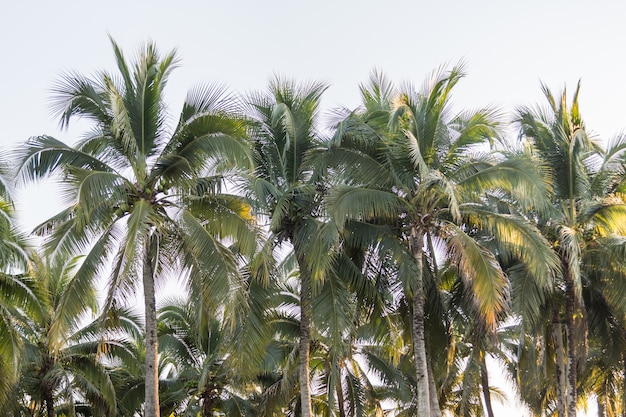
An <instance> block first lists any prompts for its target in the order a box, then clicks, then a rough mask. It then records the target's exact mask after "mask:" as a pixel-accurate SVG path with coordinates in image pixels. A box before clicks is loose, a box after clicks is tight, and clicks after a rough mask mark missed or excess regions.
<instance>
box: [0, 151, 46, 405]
mask: <svg viewBox="0 0 626 417" xmlns="http://www.w3.org/2000/svg"><path fill="white" fill-rule="evenodd" d="M5 157H6V155H4V154H3V155H2V156H1V157H0V402H2V403H7V402H8V401H9V400H10V395H11V390H12V388H13V387H12V385H13V384H14V383H15V382H17V380H18V378H19V375H20V363H21V362H20V356H21V354H22V353H23V338H22V333H21V329H20V327H19V326H18V325H17V323H20V322H22V319H23V318H24V317H26V316H31V317H39V315H40V314H41V306H40V305H39V303H38V301H37V299H38V294H37V292H36V285H35V283H34V281H33V279H32V277H31V276H30V275H29V274H28V246H29V245H28V241H27V238H26V236H25V235H24V234H22V233H21V232H20V231H19V230H18V229H17V228H16V226H15V218H14V216H15V210H14V207H13V199H12V195H11V194H12V193H11V191H12V190H11V186H10V184H11V182H12V181H11V180H10V179H9V173H10V166H9V164H8V162H7V161H6V159H5Z"/></svg>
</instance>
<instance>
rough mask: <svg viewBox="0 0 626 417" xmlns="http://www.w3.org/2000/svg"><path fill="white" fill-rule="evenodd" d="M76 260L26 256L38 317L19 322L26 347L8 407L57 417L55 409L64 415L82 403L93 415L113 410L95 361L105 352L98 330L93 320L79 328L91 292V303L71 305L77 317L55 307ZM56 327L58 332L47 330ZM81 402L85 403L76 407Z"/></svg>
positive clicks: (93, 302) (93, 305) (102, 372)
mask: <svg viewBox="0 0 626 417" xmlns="http://www.w3.org/2000/svg"><path fill="white" fill-rule="evenodd" d="M78 263H79V258H76V257H75V258H73V259H69V260H68V259H65V258H63V257H60V258H58V259H55V260H54V261H51V260H49V259H44V258H42V257H41V256H39V255H38V254H36V253H33V254H32V256H31V265H32V268H31V274H32V275H33V278H34V279H35V281H36V285H37V286H38V287H39V288H38V290H37V294H38V301H39V303H40V305H41V306H42V310H43V311H42V314H40V315H38V316H36V317H31V318H28V319H27V321H26V322H25V323H24V325H23V328H22V331H23V332H24V338H25V347H24V351H25V353H24V357H23V360H22V361H23V364H22V373H21V379H20V381H19V384H18V386H17V387H16V395H15V397H14V398H13V401H12V403H15V402H19V404H16V407H17V408H19V407H20V406H21V407H25V408H28V409H31V410H34V412H35V415H43V410H44V409H45V410H46V415H47V416H48V417H54V416H56V415H57V414H56V412H57V410H59V409H65V412H66V413H67V414H69V415H75V413H76V410H77V409H79V408H80V407H81V406H83V405H86V406H87V407H89V408H90V409H91V413H92V414H93V415H105V414H107V415H111V414H114V410H115V391H114V389H113V385H112V383H111V380H110V379H109V377H108V373H107V370H106V368H105V367H104V365H103V364H102V363H101V362H100V360H99V355H100V353H101V352H103V351H106V350H107V346H108V343H107V342H105V341H103V338H102V336H101V335H100V334H99V332H98V331H97V328H98V327H99V325H98V322H96V323H91V324H89V325H87V326H81V325H80V323H81V321H84V320H85V317H84V316H83V315H82V314H80V313H83V312H89V311H91V312H92V313H93V312H95V310H96V308H97V305H96V296H95V290H94V288H93V287H92V288H88V289H87V290H88V292H89V294H86V295H85V297H86V298H87V297H89V298H90V299H91V302H90V303H89V304H88V305H83V306H71V307H70V308H71V309H72V310H73V311H75V312H77V313H78V314H74V315H68V314H64V312H63V311H61V310H60V309H61V308H63V307H66V306H67V304H62V303H61V299H62V298H63V295H64V292H65V291H66V290H67V289H68V288H69V287H70V286H71V283H72V280H73V279H75V278H76V277H75V275H74V272H75V271H76V267H77V265H78ZM52 327H58V328H59V330H60V332H51V331H50V330H51V328H52ZM80 399H82V401H84V402H85V403H86V404H82V403H80Z"/></svg>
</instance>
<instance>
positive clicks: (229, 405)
mask: <svg viewBox="0 0 626 417" xmlns="http://www.w3.org/2000/svg"><path fill="white" fill-rule="evenodd" d="M232 341H233V340H232V338H231V337H230V332H229V331H228V328H227V326H224V323H223V322H222V321H220V320H218V319H217V317H215V316H212V315H211V314H210V313H209V312H208V311H207V309H206V308H203V306H202V305H197V303H194V302H193V300H185V299H168V300H167V302H166V304H165V305H163V306H162V307H160V308H159V345H160V346H161V350H162V354H163V356H164V357H165V358H170V361H169V363H171V365H172V367H173V373H174V374H175V377H176V378H177V380H178V384H179V386H180V393H181V401H180V406H179V408H183V409H184V413H185V415H194V416H196V415H201V416H203V417H211V416H213V415H215V413H226V415H229V416H251V415H256V414H255V413H254V410H255V407H254V406H253V403H252V402H251V401H250V397H251V395H250V394H251V393H249V392H247V391H250V389H251V388H253V387H254V384H253V380H247V379H245V376H244V375H243V374H241V373H240V372H239V371H238V370H237V369H236V368H235V367H234V366H233V364H234V363H236V362H234V361H233V357H234V356H236V355H237V354H238V353H239V351H238V350H233V349H232V346H233V345H232Z"/></svg>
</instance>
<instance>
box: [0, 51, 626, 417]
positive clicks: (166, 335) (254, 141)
mask: <svg viewBox="0 0 626 417" xmlns="http://www.w3.org/2000/svg"><path fill="white" fill-rule="evenodd" d="M112 44H113V50H114V54H115V59H116V62H117V68H118V73H116V74H109V73H106V72H101V73H98V74H96V75H95V76H93V77H85V76H82V75H80V74H75V73H67V74H66V75H64V76H63V77H62V79H61V80H60V82H59V83H58V85H57V86H56V87H55V89H54V104H53V110H54V111H55V113H56V114H57V116H58V117H59V119H60V121H61V125H62V126H63V127H67V126H68V124H69V123H70V122H71V121H72V120H74V119H76V118H83V119H87V120H88V121H89V122H90V123H91V125H92V128H91V130H89V131H88V132H87V133H86V134H85V135H84V136H83V137H81V138H80V139H78V140H77V141H76V143H74V144H73V145H68V144H65V143H62V142H60V141H58V140H57V139H55V138H53V137H50V136H37V137H32V138H30V139H29V140H28V141H26V142H25V143H24V144H23V145H22V146H20V147H19V148H18V149H14V150H9V151H8V152H7V158H6V161H7V162H6V163H5V164H4V165H3V167H2V170H3V173H4V181H3V183H2V187H1V189H0V191H1V192H2V205H1V207H0V209H1V214H2V216H0V233H1V240H0V245H2V246H1V247H0V256H1V260H2V262H3V264H2V265H3V268H2V271H3V273H2V275H1V276H0V285H1V286H2V290H1V291H0V372H1V373H2V378H0V397H1V398H2V403H3V404H5V407H4V410H5V411H3V412H4V413H5V415H7V416H39V415H44V413H45V414H46V415H47V416H48V417H52V416H61V415H64V416H72V415H83V416H105V415H106V416H112V415H119V416H133V415H142V416H150V417H152V416H159V415H164V416H169V415H175V416H177V415H180V416H197V415H202V416H213V415H229V416H231V415H232V416H238V415H239V416H257V415H258V416H272V415H294V416H305V417H308V416H341V417H344V416H372V415H376V416H382V415H397V416H405V415H406V416H409V415H410V416H413V415H417V416H420V417H424V416H425V417H430V416H441V415H446V414H451V415H459V416H479V415H488V416H493V411H492V407H491V403H492V397H494V396H499V394H500V393H499V392H498V390H497V389H496V388H494V387H492V386H491V385H490V382H489V374H488V372H487V358H491V359H493V360H495V361H496V362H499V363H500V364H501V365H502V366H503V368H504V369H506V371H507V373H508V375H509V377H510V379H511V381H513V382H514V385H515V387H516V389H517V391H518V393H519V395H520V398H521V399H522V401H523V402H524V403H525V404H526V405H527V406H528V407H529V409H530V410H531V412H532V413H533V414H534V415H537V416H544V415H546V416H547V415H558V416H568V417H573V416H575V415H576V409H577V407H578V406H580V405H581V404H582V403H584V402H585V401H589V400H591V399H593V400H595V401H597V404H598V410H599V414H600V415H601V416H614V415H620V414H621V415H626V406H625V403H626V383H625V379H624V377H625V372H626V371H625V369H626V356H625V354H624V352H626V346H625V345H626V343H625V342H626V323H625V318H626V316H625V312H626V303H625V300H626V297H624V294H626V292H625V291H626V279H625V278H626V275H625V272H626V256H625V254H626V240H625V236H626V198H625V194H624V191H625V187H626V183H625V178H626V177H625V167H626V152H625V150H626V137H625V136H623V135H618V136H616V137H614V138H612V139H611V140H609V141H606V142H604V143H603V142H600V141H599V140H598V139H597V138H594V137H592V136H591V135H590V134H589V133H588V130H587V129H586V127H585V125H584V122H583V119H582V117H581V115H580V111H579V105H578V91H579V88H578V87H577V89H576V90H575V93H574V95H573V98H572V99H571V100H568V97H567V96H566V93H565V91H563V92H562V93H561V94H558V95H554V94H553V93H552V92H551V91H550V90H549V89H548V87H547V86H542V88H543V90H544V93H545V96H546V101H547V104H546V105H545V106H538V107H528V108H519V109H516V111H515V113H514V116H513V117H514V122H513V126H514V127H515V128H516V129H517V130H518V132H519V138H518V139H517V140H509V138H507V137H505V134H504V130H505V127H506V126H507V123H506V120H505V115H504V114H503V113H502V112H501V111H500V110H499V109H497V108H491V107H488V108H482V109H478V110H471V111H470V110H465V111H462V112H459V113H455V112H454V109H453V108H452V107H451V94H452V92H453V90H454V87H455V85H456V84H457V83H458V82H459V81H460V80H461V79H462V78H463V77H464V75H465V72H464V69H463V65H462V64H459V65H456V66H454V67H452V68H450V69H448V68H440V69H439V70H437V71H435V72H433V74H432V75H431V76H430V77H429V78H428V79H427V81H426V83H425V84H424V86H423V87H422V88H416V87H415V86H413V85H411V84H403V85H402V86H396V85H395V84H394V83H392V82H391V81H390V80H388V79H387V78H386V77H385V76H384V75H383V74H381V73H373V74H372V76H371V79H370V80H369V81H368V82H367V83H365V84H362V85H361V96H362V104H361V106H359V107H358V108H357V109H336V110H334V111H333V113H332V116H331V117H326V120H327V121H328V123H325V124H322V120H323V119H322V118H321V117H320V99H321V97H322V94H323V93H324V90H325V89H326V87H327V86H326V85H325V84H323V83H315V82H311V83H298V82H295V81H292V80H288V79H285V78H282V77H278V76H277V77H275V78H274V79H272V80H271V82H270V85H269V87H268V89H267V90H265V91H259V92H251V93H247V94H245V95H240V96H237V95H234V94H232V93H230V92H229V91H228V90H227V89H225V88H224V87H222V86H217V85H205V86H201V87H197V88H195V89H194V90H192V91H190V92H189V94H188V96H187V99H186V100H185V103H184V105H183V109H182V111H181V114H180V117H179V118H178V119H176V120H174V121H175V123H172V121H173V119H171V117H170V116H169V114H168V113H167V112H166V106H165V103H164V99H163V94H164V88H165V86H166V84H167V80H168V76H169V75H170V73H171V71H172V70H173V69H175V67H176V65H177V58H176V56H175V54H174V53H170V54H167V55H165V56H161V55H160V54H159V53H158V51H157V49H156V47H155V46H154V45H153V44H147V45H145V47H144V48H143V49H142V50H141V51H140V53H139V54H138V56H137V57H136V59H135V60H134V61H128V60H127V59H126V58H125V57H124V55H123V53H122V51H121V50H120V49H119V48H118V46H117V45H116V44H115V42H112ZM9 161H10V163H9ZM48 177H52V178H54V179H56V180H58V181H59V182H60V184H61V190H62V194H63V195H62V196H61V198H62V199H63V202H64V203H65V206H66V207H65V208H64V209H63V210H62V211H61V212H60V213H58V214H57V215H55V216H54V217H52V218H50V219H48V220H46V221H45V222H44V223H42V224H41V225H40V226H38V227H37V228H36V230H35V231H34V232H33V233H34V234H36V235H38V236H41V237H42V239H41V241H42V242H43V244H42V245H41V247H39V248H33V247H32V246H31V245H29V240H28V237H27V236H26V235H25V234H24V233H22V232H20V231H18V230H16V228H15V226H14V222H13V216H14V214H15V213H13V210H12V197H11V189H12V187H13V185H14V184H13V179H14V178H15V179H16V181H17V185H19V186H24V185H27V183H28V182H29V181H32V180H37V179H40V178H48ZM166 277H179V278H180V282H181V283H184V286H185V289H184V291H181V294H177V295H175V296H171V295H170V296H169V297H166V298H164V299H163V300H160V301H159V303H157V300H156V296H155V293H156V290H155V285H156V284H158V282H159V281H161V280H163V279H165V278H166ZM101 279H106V294H105V295H103V296H101V297H100V298H101V299H103V300H104V301H103V302H102V303H100V305H99V303H98V291H97V281H98V280H101ZM138 288H140V289H141V292H142V293H143V294H144V305H143V308H142V309H140V311H135V310H133V309H132V308H129V307H128V304H129V300H133V297H134V294H135V291H136V290H137V289H138Z"/></svg>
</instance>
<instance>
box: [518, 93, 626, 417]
mask: <svg viewBox="0 0 626 417" xmlns="http://www.w3.org/2000/svg"><path fill="white" fill-rule="evenodd" d="M542 89H543V92H544V94H545V96H546V99H547V101H548V104H549V108H548V109H547V110H542V109H530V108H520V109H519V110H518V115H517V121H518V123H519V124H520V135H521V136H522V137H525V138H527V139H528V141H529V142H530V143H531V145H532V150H533V152H535V153H536V154H537V157H539V158H540V159H542V160H543V161H544V163H545V164H546V166H547V167H548V169H549V173H550V176H551V177H552V180H553V181H554V190H553V192H552V193H551V194H550V199H551V201H552V205H551V207H552V210H550V211H549V212H547V213H545V214H544V213H541V214H539V216H538V217H537V220H538V227H539V228H540V229H541V231H542V234H543V235H544V236H545V237H546V239H548V240H549V242H550V244H551V246H552V247H553V248H554V252H555V254H556V255H557V256H558V257H559V260H560V268H559V274H558V278H559V280H560V283H562V284H560V285H562V287H563V292H562V294H559V293H558V292H556V294H555V295H554V296H555V297H559V296H561V297H563V300H564V305H563V307H564V308H563V310H561V305H562V304H561V303H557V302H553V306H554V316H555V320H554V322H555V323H556V324H557V326H558V325H559V324H560V323H564V324H565V330H566V332H565V333H566V338H567V340H566V341H567V343H566V345H565V346H564V348H565V351H566V355H565V357H563V355H562V354H561V353H560V352H562V350H561V349H557V372H556V374H557V378H558V380H557V387H565V389H563V388H561V395H560V396H559V402H560V405H559V412H560V414H562V415H567V416H568V417H575V416H576V404H577V389H578V384H577V378H578V374H579V373H580V367H579V363H581V362H582V360H583V358H584V356H585V353H584V350H585V349H586V346H585V345H586V342H587V330H586V323H585V317H586V311H585V305H584V302H583V298H582V293H583V284H584V281H585V278H587V279H588V278H590V277H591V275H592V274H591V272H592V271H593V269H596V268H599V267H601V266H602V264H597V263H595V262H586V259H585V258H586V252H587V251H589V250H593V249H594V248H597V247H604V248H605V250H608V251H609V253H610V254H616V253H620V252H619V251H623V249H621V242H620V240H619V239H618V240H617V241H616V240H615V239H616V238H618V237H620V236H622V237H623V236H624V235H625V234H626V205H625V204H624V199H623V197H622V194H620V193H619V188H618V187H619V185H620V183H621V181H623V177H620V178H617V179H616V178H615V176H614V174H615V173H616V171H615V167H616V166H619V165H620V162H621V159H622V158H623V154H624V143H623V142H624V141H623V139H622V140H621V141H620V140H618V141H617V143H615V144H613V145H611V146H610V147H609V149H608V150H607V152H604V151H603V150H602V148H601V146H600V144H599V143H598V142H596V141H595V140H594V139H593V138H592V137H591V136H590V135H589V134H588V132H587V130H586V127H585V124H584V122H583V119H582V117H581V114H580V110H579V103H578V93H579V91H580V84H579V85H578V87H577V89H576V91H575V93H574V98H573V100H572V102H571V104H570V105H569V107H568V103H567V95H566V91H563V93H562V94H561V96H560V97H558V98H557V97H555V96H554V95H553V94H552V92H551V91H550V90H549V89H548V88H547V87H546V86H545V85H542ZM619 172H620V171H617V173H619ZM616 243H617V244H616ZM616 251H617V252H616ZM622 253H623V252H622ZM611 258H612V259H616V258H614V257H609V259H611ZM596 259H597V258H596ZM605 272H609V270H606V271H605ZM555 334H556V337H557V339H558V340H560V339H561V338H562V336H561V333H560V331H558V330H556V331H555ZM561 345H562V343H558V346H561ZM560 358H563V359H560ZM565 360H566V362H567V363H566V364H565ZM561 377H562V378H561Z"/></svg>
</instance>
